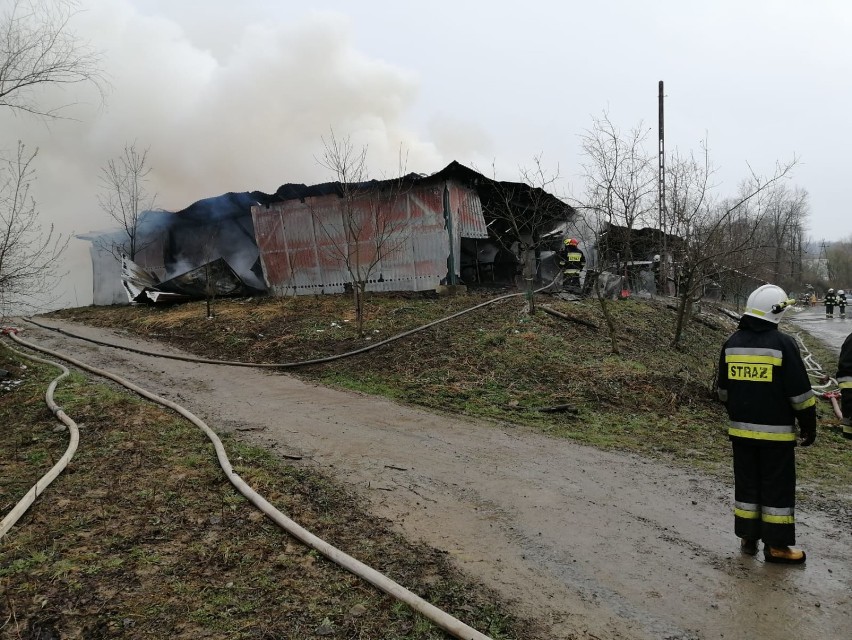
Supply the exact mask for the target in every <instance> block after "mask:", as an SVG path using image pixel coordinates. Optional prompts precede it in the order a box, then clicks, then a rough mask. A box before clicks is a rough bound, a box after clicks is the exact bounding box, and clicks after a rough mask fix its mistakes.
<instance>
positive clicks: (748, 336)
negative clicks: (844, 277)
mask: <svg viewBox="0 0 852 640" xmlns="http://www.w3.org/2000/svg"><path fill="white" fill-rule="evenodd" d="M717 386H718V388H717V392H718V394H719V399H720V400H721V401H722V402H724V403H725V406H726V407H727V409H728V417H729V418H730V420H731V422H730V426H729V428H728V435H729V436H730V437H731V438H738V439H740V438H742V439H747V440H749V441H751V442H761V443H767V444H768V443H777V444H784V443H789V444H791V445H793V444H795V442H796V427H795V424H796V420H798V422H799V427H800V428H801V429H802V431H805V430H815V429H816V398H815V395H814V392H813V390H812V389H811V383H810V380H809V379H808V372H807V370H806V369H805V364H804V362H802V356H801V355H800V354H799V348H798V346H797V345H796V342H795V340H793V338H791V337H790V336H788V335H786V334H785V333H782V332H781V331H778V328H777V326H776V325H775V324H774V323H772V322H768V321H766V320H760V319H758V318H753V317H751V316H743V317H742V319H741V320H740V324H739V330H738V331H737V332H736V333H734V334H733V335H732V336H731V337H730V338H728V340H727V341H726V342H725V344H724V345H723V347H722V352H721V354H720V355H719V378H718V385H717Z"/></svg>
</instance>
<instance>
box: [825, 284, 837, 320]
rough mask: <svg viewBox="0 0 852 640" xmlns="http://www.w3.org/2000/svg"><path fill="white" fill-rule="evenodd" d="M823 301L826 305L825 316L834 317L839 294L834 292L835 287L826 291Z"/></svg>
mask: <svg viewBox="0 0 852 640" xmlns="http://www.w3.org/2000/svg"><path fill="white" fill-rule="evenodd" d="M822 303H823V304H824V305H825V317H826V318H834V307H835V306H836V305H837V294H836V293H834V289H829V290H828V291H827V292H826V293H825V298H823V299H822Z"/></svg>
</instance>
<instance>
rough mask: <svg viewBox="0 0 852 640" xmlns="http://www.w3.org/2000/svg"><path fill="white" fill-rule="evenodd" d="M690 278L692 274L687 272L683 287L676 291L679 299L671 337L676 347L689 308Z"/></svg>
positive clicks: (673, 345)
mask: <svg viewBox="0 0 852 640" xmlns="http://www.w3.org/2000/svg"><path fill="white" fill-rule="evenodd" d="M692 278H693V274H692V273H689V274H688V275H687V276H686V280H685V282H684V284H683V287H682V288H681V290H680V291H679V292H678V293H679V298H680V299H679V300H678V305H677V320H676V321H675V332H674V337H673V338H672V347H673V348H675V349H676V348H677V347H678V345H680V338H681V335H683V326H684V321H685V318H686V317H687V311H688V310H689V306H690V304H689V298H690V291H691V290H692Z"/></svg>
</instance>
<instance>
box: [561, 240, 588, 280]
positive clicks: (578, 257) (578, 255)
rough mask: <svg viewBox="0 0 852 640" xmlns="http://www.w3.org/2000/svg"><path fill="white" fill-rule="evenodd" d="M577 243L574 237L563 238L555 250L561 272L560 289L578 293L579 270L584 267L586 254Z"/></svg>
mask: <svg viewBox="0 0 852 640" xmlns="http://www.w3.org/2000/svg"><path fill="white" fill-rule="evenodd" d="M577 244H578V243H577V240H575V239H574V238H565V240H564V241H563V243H562V248H561V249H560V250H559V251H558V252H557V259H558V261H559V266H560V267H561V268H562V274H563V279H562V289H563V290H565V291H571V292H572V293H580V272H581V271H582V270H583V269H584V268H585V267H586V256H585V255H584V254H583V252H582V251H580V248H579V247H578V246H577Z"/></svg>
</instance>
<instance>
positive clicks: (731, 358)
mask: <svg viewBox="0 0 852 640" xmlns="http://www.w3.org/2000/svg"><path fill="white" fill-rule="evenodd" d="M725 362H736V363H742V364H771V365H773V366H776V367H780V366H781V358H776V357H774V356H748V355H745V354H733V355H726V356H725Z"/></svg>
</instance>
